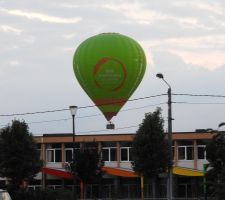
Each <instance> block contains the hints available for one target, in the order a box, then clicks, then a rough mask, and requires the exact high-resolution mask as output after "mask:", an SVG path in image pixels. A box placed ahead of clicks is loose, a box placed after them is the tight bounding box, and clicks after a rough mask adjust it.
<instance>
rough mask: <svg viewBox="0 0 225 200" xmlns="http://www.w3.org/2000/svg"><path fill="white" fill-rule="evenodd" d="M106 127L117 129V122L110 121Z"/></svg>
mask: <svg viewBox="0 0 225 200" xmlns="http://www.w3.org/2000/svg"><path fill="white" fill-rule="evenodd" d="M106 129H115V124H113V123H112V122H109V123H108V124H106Z"/></svg>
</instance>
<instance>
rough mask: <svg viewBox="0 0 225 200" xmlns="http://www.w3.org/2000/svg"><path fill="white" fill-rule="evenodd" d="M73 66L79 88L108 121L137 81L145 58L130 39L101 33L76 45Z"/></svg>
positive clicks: (144, 67) (128, 96)
mask: <svg viewBox="0 0 225 200" xmlns="http://www.w3.org/2000/svg"><path fill="white" fill-rule="evenodd" d="M73 68H74V73H75V75H76V78H77V80H78V82H79V83H80V85H81V87H82V88H83V89H84V90H85V92H86V93H87V94H88V96H89V97H90V98H91V99H92V101H93V102H94V103H95V104H96V106H98V108H99V109H100V110H101V111H102V113H103V114H104V116H105V118H106V119H107V120H108V121H110V120H111V118H112V117H113V116H115V115H116V114H117V113H118V112H119V110H120V109H121V108H122V106H123V105H124V104H125V103H126V101H127V100H128V99H129V98H130V96H131V95H132V94H133V92H134V91H135V89H136V88H137V87H138V85H139V84H140V82H141V80H142V78H143V76H144V73H145V69H146V58H145V54H144V51H143V49H142V48H141V46H140V45H139V44H138V43H137V42H136V41H135V40H133V39H132V38H130V37H127V36H124V35H121V34H118V33H102V34H99V35H96V36H93V37H90V38H88V39H87V40H85V41H84V42H82V43H81V44H80V45H79V47H78V48H77V49H76V52H75V54H74V58H73Z"/></svg>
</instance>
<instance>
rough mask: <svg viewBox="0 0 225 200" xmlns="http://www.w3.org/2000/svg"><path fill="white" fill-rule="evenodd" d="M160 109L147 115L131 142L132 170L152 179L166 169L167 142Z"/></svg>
mask: <svg viewBox="0 0 225 200" xmlns="http://www.w3.org/2000/svg"><path fill="white" fill-rule="evenodd" d="M163 124H164V120H163V118H162V116H161V109H160V108H157V110H156V111H155V112H153V113H147V114H146V115H145V118H144V120H143V122H142V124H141V125H140V127H139V129H138V130H137V133H136V136H135V138H134V141H133V162H132V165H133V169H134V171H135V172H137V173H139V174H141V175H144V176H145V177H149V178H154V177H157V175H158V174H159V173H162V172H165V170H166V167H167V161H168V159H167V142H166V140H165V134H164V131H163Z"/></svg>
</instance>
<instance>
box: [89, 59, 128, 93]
mask: <svg viewBox="0 0 225 200" xmlns="http://www.w3.org/2000/svg"><path fill="white" fill-rule="evenodd" d="M93 76H94V79H95V84H96V86H97V87H98V88H101V89H103V90H107V91H118V90H120V89H121V88H122V87H123V85H124V82H125V80H126V78H127V72H126V67H125V65H124V64H123V63H122V62H121V61H119V60H117V59H114V58H107V57H104V58H101V59H100V60H99V61H98V62H97V63H96V65H95V66H94V69H93Z"/></svg>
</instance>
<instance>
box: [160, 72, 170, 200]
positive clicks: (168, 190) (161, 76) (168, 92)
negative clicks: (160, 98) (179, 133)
mask: <svg viewBox="0 0 225 200" xmlns="http://www.w3.org/2000/svg"><path fill="white" fill-rule="evenodd" d="M156 77H157V78H160V79H162V80H163V81H164V82H165V83H166V85H167V86H168V91H167V94H168V143H169V144H168V151H169V154H168V156H169V163H168V175H167V176H168V177H167V198H168V200H172V198H173V172H172V169H173V158H172V154H173V152H172V120H173V119H172V101H171V99H172V98H171V86H170V84H169V83H168V82H167V81H166V80H165V79H164V77H163V74H161V73H158V74H156Z"/></svg>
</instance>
